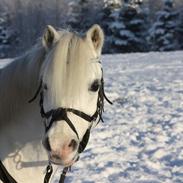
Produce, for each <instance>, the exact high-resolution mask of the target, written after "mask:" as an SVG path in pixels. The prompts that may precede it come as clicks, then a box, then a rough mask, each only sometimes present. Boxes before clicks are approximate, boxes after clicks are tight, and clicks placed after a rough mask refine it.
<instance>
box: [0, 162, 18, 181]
mask: <svg viewBox="0 0 183 183" xmlns="http://www.w3.org/2000/svg"><path fill="white" fill-rule="evenodd" d="M0 180H2V182H3V183H17V182H16V181H15V179H14V178H13V177H12V176H11V175H10V174H9V173H8V171H7V170H6V168H5V167H4V165H3V163H2V161H1V160H0Z"/></svg>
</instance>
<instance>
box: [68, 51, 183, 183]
mask: <svg viewBox="0 0 183 183" xmlns="http://www.w3.org/2000/svg"><path fill="white" fill-rule="evenodd" d="M102 60H103V65H104V74H105V83H106V86H105V89H106V94H107V96H108V97H109V98H110V99H111V100H112V101H113V103H114V104H113V105H112V106H111V105H109V104H107V103H106V106H105V113H104V119H105V123H100V124H99V125H98V127H96V129H94V130H93V131H92V134H91V139H90V142H89V145H88V146H87V148H86V150H85V152H84V153H83V154H81V158H80V161H79V162H77V163H76V164H75V165H74V166H73V167H72V171H71V172H69V173H68V174H67V178H66V183H183V52H167V53H145V54H144V53H140V54H123V55H106V56H104V57H103V59H102Z"/></svg>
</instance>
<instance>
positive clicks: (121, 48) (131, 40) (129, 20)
mask: <svg viewBox="0 0 183 183" xmlns="http://www.w3.org/2000/svg"><path fill="white" fill-rule="evenodd" d="M109 17H110V19H111V23H110V24H109V27H108V28H109V32H110V34H111V36H110V44H111V48H112V49H111V50H112V52H117V53H124V52H142V51H146V50H147V45H146V40H145V35H146V32H147V27H146V26H147V22H146V17H147V16H145V12H144V11H143V9H142V8H141V5H140V4H137V2H135V6H134V4H132V1H130V3H129V1H128V2H127V1H126V3H125V4H124V5H123V6H122V7H121V8H119V9H115V10H114V11H113V12H111V14H110V16H109Z"/></svg>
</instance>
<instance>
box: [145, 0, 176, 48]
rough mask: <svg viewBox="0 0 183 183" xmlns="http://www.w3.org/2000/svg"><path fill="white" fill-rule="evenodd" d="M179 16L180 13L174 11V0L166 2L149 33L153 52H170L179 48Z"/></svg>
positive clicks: (166, 0) (165, 0)
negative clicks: (177, 33)
mask: <svg viewBox="0 0 183 183" xmlns="http://www.w3.org/2000/svg"><path fill="white" fill-rule="evenodd" d="M177 16H178V13H177V12H176V11H174V10H173V0H164V8H163V10H161V11H159V12H157V14H156V21H155V22H154V24H153V25H152V28H151V29H150V31H149V35H150V36H149V37H148V41H149V43H150V45H151V49H152V50H153V51H170V50H176V49H177V48H178V41H177V39H176V27H177V21H176V19H177Z"/></svg>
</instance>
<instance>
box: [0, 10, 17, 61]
mask: <svg viewBox="0 0 183 183" xmlns="http://www.w3.org/2000/svg"><path fill="white" fill-rule="evenodd" d="M17 41H18V39H17V36H16V34H15V31H13V29H12V27H11V25H10V18H9V15H8V14H7V13H2V14H1V16H0V58H4V57H7V56H9V52H10V51H11V49H12V47H13V46H14V44H16V43H17Z"/></svg>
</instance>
